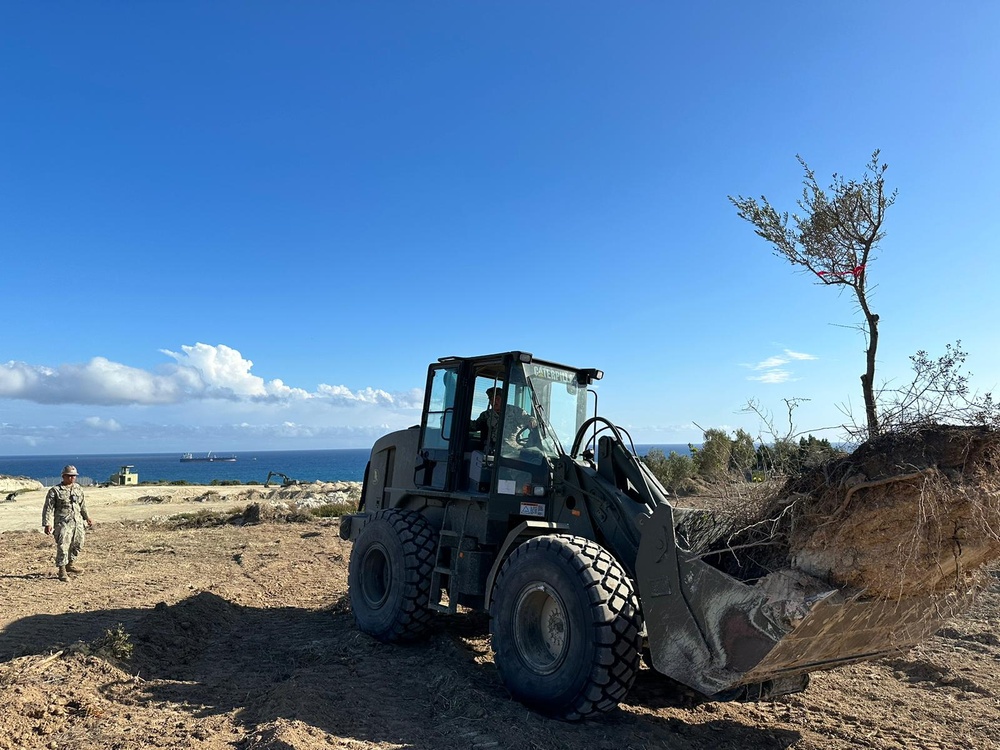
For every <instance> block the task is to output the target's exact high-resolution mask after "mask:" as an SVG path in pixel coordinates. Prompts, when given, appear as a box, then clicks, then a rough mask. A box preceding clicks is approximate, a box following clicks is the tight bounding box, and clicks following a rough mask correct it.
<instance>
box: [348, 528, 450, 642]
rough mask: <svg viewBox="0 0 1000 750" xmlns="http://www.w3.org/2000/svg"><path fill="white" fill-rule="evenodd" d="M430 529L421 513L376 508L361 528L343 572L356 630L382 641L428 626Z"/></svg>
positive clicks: (405, 637) (412, 636)
mask: <svg viewBox="0 0 1000 750" xmlns="http://www.w3.org/2000/svg"><path fill="white" fill-rule="evenodd" d="M435 541H436V534H435V533H434V529H433V528H432V527H431V525H430V524H429V523H428V522H427V519H426V518H424V517H423V516H422V515H421V514H419V513H416V512H414V511H406V510H398V509H388V510H380V511H378V512H376V513H375V514H374V515H372V517H371V518H370V519H368V522H367V523H366V524H365V525H364V527H363V528H362V529H361V533H360V534H358V538H357V540H356V541H355V542H354V547H353V548H352V549H351V562H350V568H349V570H348V576H347V581H348V592H349V596H350V600H351V609H352V610H353V611H354V621H355V622H356V623H357V625H358V628H359V629H360V630H361V631H362V632H364V633H368V634H369V635H370V636H372V637H373V638H376V639H378V640H380V641H383V642H385V643H390V642H401V641H412V640H416V639H418V638H420V637H421V636H423V635H425V634H426V633H427V631H428V629H429V627H430V622H431V615H432V613H431V611H430V610H429V609H428V606H427V605H428V602H429V600H430V587H431V573H432V571H433V569H434V556H435V553H436V551H437V549H436V544H435Z"/></svg>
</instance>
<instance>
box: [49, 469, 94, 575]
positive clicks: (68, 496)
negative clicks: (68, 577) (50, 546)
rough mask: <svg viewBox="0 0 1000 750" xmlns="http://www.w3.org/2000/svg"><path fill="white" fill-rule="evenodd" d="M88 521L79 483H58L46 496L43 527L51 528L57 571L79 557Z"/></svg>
mask: <svg viewBox="0 0 1000 750" xmlns="http://www.w3.org/2000/svg"><path fill="white" fill-rule="evenodd" d="M53 520H55V523H53ZM89 520H90V515H89V514H88V513H87V501H86V500H85V499H84V497H83V488H82V487H80V486H79V485H78V484H75V483H74V484H71V485H68V486H67V485H64V484H57V485H56V486H55V487H52V488H51V489H50V490H49V491H48V493H47V494H46V495H45V505H44V506H43V508H42V526H45V527H49V526H51V527H52V533H53V535H54V536H55V539H56V567H57V568H62V567H63V566H65V565H70V564H72V562H73V561H74V560H75V559H76V556H77V555H79V554H80V550H81V549H82V548H83V539H84V536H85V531H84V529H85V528H86V523H87V521H89Z"/></svg>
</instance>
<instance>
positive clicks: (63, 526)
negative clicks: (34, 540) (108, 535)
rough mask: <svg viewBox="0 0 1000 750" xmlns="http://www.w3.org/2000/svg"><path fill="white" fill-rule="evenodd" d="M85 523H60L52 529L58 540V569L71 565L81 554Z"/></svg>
mask: <svg viewBox="0 0 1000 750" xmlns="http://www.w3.org/2000/svg"><path fill="white" fill-rule="evenodd" d="M83 523H84V522H83V521H79V522H73V523H58V524H56V526H55V528H54V529H52V535H53V536H54V537H55V539H56V567H57V568H61V567H62V566H63V565H69V564H70V563H71V562H73V561H74V560H75V559H76V556H77V555H79V554H80V550H81V549H82V548H83V537H84V530H83Z"/></svg>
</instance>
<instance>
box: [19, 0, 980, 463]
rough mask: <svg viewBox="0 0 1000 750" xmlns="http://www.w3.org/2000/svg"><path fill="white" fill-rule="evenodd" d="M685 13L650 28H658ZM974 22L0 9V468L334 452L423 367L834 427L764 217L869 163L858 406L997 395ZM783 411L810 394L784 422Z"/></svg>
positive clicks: (811, 291)
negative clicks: (477, 365)
mask: <svg viewBox="0 0 1000 750" xmlns="http://www.w3.org/2000/svg"><path fill="white" fill-rule="evenodd" d="M681 5H683V7H679V6H681ZM998 32H1000V5H997V4H995V3H986V2H978V3H966V4H962V5H961V6H947V7H945V6H943V5H941V4H940V3H929V2H895V1H893V2H880V3H864V2H846V3H834V4H831V3H822V4H820V3H736V2H706V3H697V4H695V3H688V4H671V3H654V2H635V3H615V4H610V3H597V2H578V1H574V2H568V1H567V2H422V3H403V2H395V3H389V2H364V3H360V2H300V3H270V2H244V1H241V2H214V3H200V2H199V3H196V2H172V3H154V2H139V3H126V2H87V3H75V2H74V3H71V2H46V3H37V2H27V1H24V2H7V3H3V4H2V5H0V279H2V285H0V288H2V289H3V310H4V312H3V321H4V323H3V325H2V326H0V455H18V454H49V453H71V454H79V453H105V452H124V451H128V452H154V451H187V450H191V451H206V450H215V451H219V452H227V451H240V450H251V449H254V450H268V449H306V448H339V447H367V446H369V445H370V444H371V442H372V440H373V439H374V438H375V437H377V436H378V435H380V434H383V433H384V432H386V431H388V430H390V429H396V428H400V427H405V426H408V425H410V424H414V423H415V422H416V421H417V419H418V414H419V408H420V399H421V390H422V387H423V383H424V377H425V372H426V366H427V364H428V363H429V362H431V361H433V360H435V359H437V358H438V357H441V356H446V355H475V354H483V353H489V352H496V351H504V350H507V349H522V350H526V351H531V352H533V353H534V354H535V355H536V356H539V357H542V358H545V359H549V360H555V361H557V362H565V363H567V364H572V365H577V366H581V367H599V368H601V369H603V370H604V371H605V373H606V374H605V378H604V380H603V381H601V383H600V407H601V412H602V413H603V414H604V415H605V416H607V417H608V418H610V419H612V420H613V421H615V422H617V423H619V424H622V425H623V426H625V427H626V428H627V429H628V430H629V431H630V433H631V434H632V436H633V438H635V440H636V441H637V442H640V443H684V442H689V441H695V442H697V441H699V439H700V436H701V429H699V426H700V427H703V428H708V427H721V428H723V429H728V430H732V429H735V428H737V427H742V428H744V429H747V430H748V431H750V432H751V433H752V434H755V435H756V434H759V433H761V432H762V430H763V429H764V428H763V427H762V425H761V423H760V420H759V419H758V418H756V417H754V416H752V415H749V414H746V413H744V412H743V411H742V409H743V407H744V406H745V405H746V403H747V402H748V401H749V400H754V401H756V402H758V403H760V404H761V405H763V406H764V407H765V408H766V409H768V410H770V411H772V412H773V413H774V415H775V419H776V421H777V422H778V423H779V425H780V426H784V422H785V414H784V405H783V399H789V398H795V399H804V401H803V402H802V404H801V406H800V407H799V408H798V409H797V410H796V412H795V422H796V427H797V429H799V430H803V431H810V430H811V431H814V432H816V433H817V434H820V435H822V436H825V437H830V438H831V439H835V438H837V436H838V434H839V433H838V432H837V430H830V431H826V432H820V430H822V429H823V428H831V427H836V426H837V425H839V424H842V423H843V422H844V421H845V419H846V418H845V416H844V414H843V410H844V408H845V407H846V408H848V409H853V411H854V413H855V414H857V415H858V417H859V419H860V415H861V414H862V413H863V409H862V407H861V391H860V385H859V379H858V378H859V375H860V374H861V372H862V371H863V370H864V347H865V342H864V340H863V338H862V337H861V335H860V334H859V333H858V332H857V331H856V330H854V329H853V326H855V325H856V324H857V323H858V322H859V317H858V314H857V312H856V310H855V305H854V303H853V301H852V299H850V298H849V297H848V296H846V295H842V296H838V295H837V294H836V292H835V291H834V290H832V289H830V288H823V287H821V286H818V285H816V284H814V283H812V281H811V280H810V279H809V278H807V277H805V276H803V275H801V274H797V273H795V272H794V271H793V270H792V269H791V268H790V267H789V266H787V264H785V263H784V262H783V261H782V260H780V259H778V258H776V257H774V256H773V255H772V254H771V252H770V249H769V247H768V246H767V245H766V244H765V243H764V242H763V241H762V240H760V239H759V238H757V237H756V236H755V235H754V233H753V231H752V229H751V227H750V226H749V225H747V224H746V223H745V222H742V221H741V220H740V219H739V218H738V217H737V216H736V212H735V210H734V209H733V207H732V206H731V205H730V204H729V202H728V200H727V196H728V195H740V194H742V195H752V196H759V195H761V194H763V195H766V196H767V197H768V199H769V200H770V201H771V202H772V203H774V204H775V205H776V206H777V207H779V208H784V209H789V210H790V209H793V208H794V201H795V199H796V198H797V197H798V195H799V193H800V190H801V179H802V172H801V169H800V167H799V165H798V164H797V162H796V160H795V155H796V154H801V155H802V156H803V157H804V158H805V159H806V160H807V161H808V162H809V164H810V166H811V167H812V168H813V169H814V170H815V171H816V173H817V176H818V178H819V181H820V183H821V184H828V183H829V182H830V177H831V175H832V174H833V173H834V172H838V173H840V174H844V175H846V176H848V177H859V176H860V175H861V173H862V170H863V167H864V165H865V164H866V163H867V161H868V159H869V157H870V155H871V153H872V151H873V150H874V149H876V148H878V149H881V151H882V158H883V160H884V161H885V162H887V163H888V164H889V171H888V172H887V173H886V178H887V183H888V185H889V186H890V187H891V188H898V190H899V197H898V199H897V202H896V205H895V206H894V207H893V208H892V209H891V210H890V213H889V217H888V222H887V225H886V229H887V232H888V234H887V237H886V239H885V241H884V242H883V244H882V251H881V254H880V256H879V257H878V259H877V260H876V261H875V262H874V263H872V264H871V266H870V268H869V283H870V284H872V285H875V287H876V288H875V290H874V292H873V294H872V307H873V309H874V311H875V312H877V313H879V315H880V316H881V320H882V323H881V328H880V331H881V336H882V338H881V342H880V348H879V363H878V368H879V369H878V377H877V379H878V381H879V382H883V381H888V382H890V383H900V382H901V381H903V380H905V379H906V378H907V375H908V372H909V361H908V357H909V355H910V354H912V353H913V352H915V351H916V350H918V349H927V350H928V351H929V352H930V353H931V354H932V355H936V354H940V353H943V351H944V346H945V344H947V343H949V342H953V341H955V340H956V339H961V340H962V342H963V346H964V348H965V349H966V350H967V351H968V352H969V360H968V368H969V370H971V372H972V373H974V377H973V385H974V387H975V388H977V389H978V390H980V391H993V390H995V389H996V387H997V383H998V381H1000V351H998V347H997V345H996V343H997V341H996V339H997V337H996V334H995V333H994V331H995V328H996V322H995V318H996V314H997V312H998V307H1000V306H998V303H997V293H996V291H995V290H994V286H995V285H996V282H997V279H998V278H1000V254H998V253H997V252H996V238H997V237H998V236H1000V226H998V225H1000V211H998V207H1000V200H998V197H1000V196H998V188H997V180H996V175H997V174H998V171H1000V170H998V167H1000V139H998V138H997V133H998V132H1000V122H998V119H1000V117H998V114H1000V113H998V107H1000V104H998V102H1000V98H998V97H997V95H996V92H997V91H1000V80H998V79H1000V47H998V45H997V44H996V38H997V34H998ZM806 399H807V400H806Z"/></svg>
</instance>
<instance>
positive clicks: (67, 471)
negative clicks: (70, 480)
mask: <svg viewBox="0 0 1000 750" xmlns="http://www.w3.org/2000/svg"><path fill="white" fill-rule="evenodd" d="M62 475H63V476H64V477H75V476H77V473H76V467H75V466H73V465H72V464H70V465H68V466H63V471H62Z"/></svg>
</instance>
